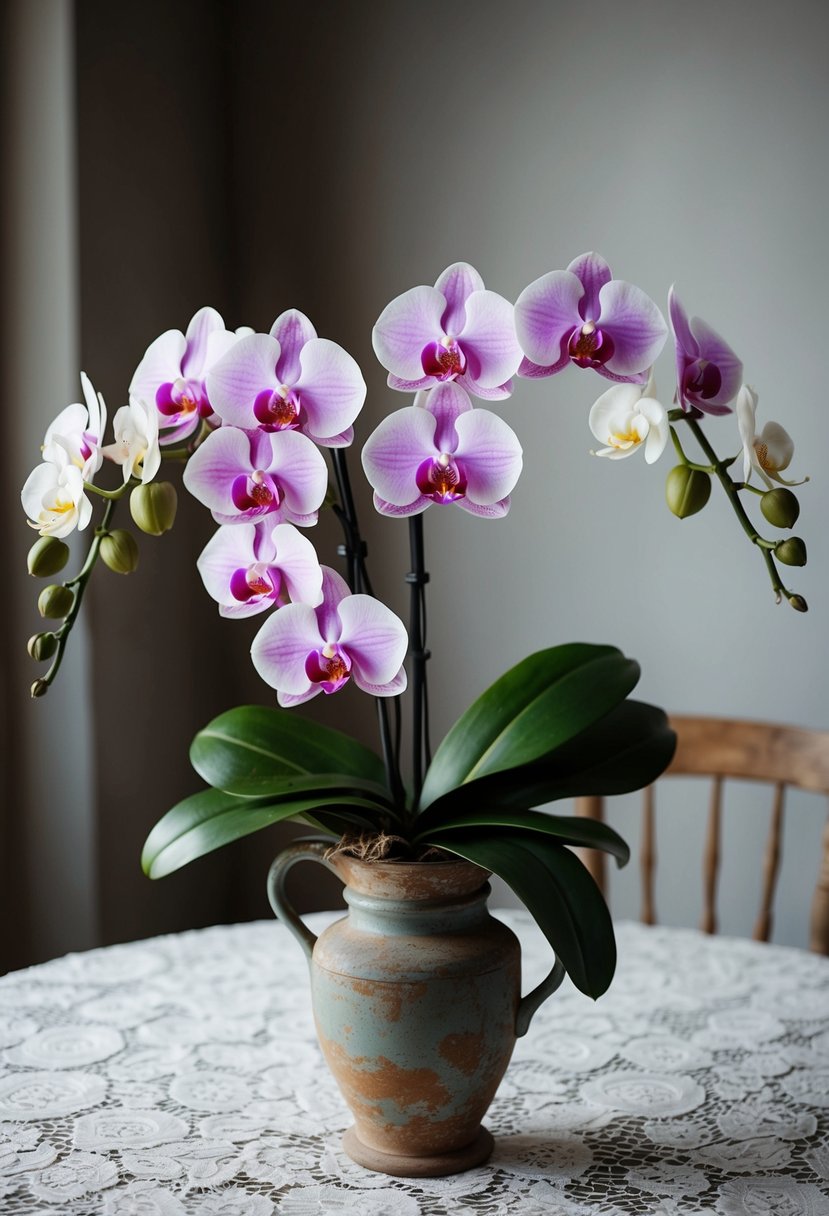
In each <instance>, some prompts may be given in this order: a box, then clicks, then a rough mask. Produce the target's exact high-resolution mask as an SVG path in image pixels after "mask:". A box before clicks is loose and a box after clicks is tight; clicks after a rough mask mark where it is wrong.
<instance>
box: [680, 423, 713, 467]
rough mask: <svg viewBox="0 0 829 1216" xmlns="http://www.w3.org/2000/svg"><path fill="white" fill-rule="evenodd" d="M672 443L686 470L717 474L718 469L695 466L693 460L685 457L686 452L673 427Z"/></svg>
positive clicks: (702, 465) (700, 465)
mask: <svg viewBox="0 0 829 1216" xmlns="http://www.w3.org/2000/svg"><path fill="white" fill-rule="evenodd" d="M671 441H672V442H673V445H674V451H675V452H676V454H677V456H678V457H679V459H680V462H681V463H682V464H684V465H685V467H686V469H696V470H697V472H698V473H715V472H716V469H715V468H714V466H713V465H710V464H695V463H694V461H693V460H689V459H688V457H687V456H686V455H685V450H684V448H683V446H682V444H681V442H680V439H679V435H677V433H676V431H675V430H674V428H673V427H671Z"/></svg>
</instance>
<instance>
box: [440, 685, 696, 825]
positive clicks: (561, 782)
mask: <svg viewBox="0 0 829 1216" xmlns="http://www.w3.org/2000/svg"><path fill="white" fill-rule="evenodd" d="M675 747H676V735H675V734H674V732H673V731H672V730H671V728H670V726H669V725H668V719H667V717H666V716H665V714H664V713H663V711H662V710H661V709H657V708H656V707H655V706H653V705H646V704H644V703H643V702H641V701H623V702H622V704H621V705H618V706H617V707H616V708H615V709H613V710H611V712H610V713H609V714H607V715H605V717H603V718H602V719H601V720H600V721H599V722H596V723H594V724H593V725H592V726H588V727H587V728H586V729H585V730H583V731H582V732H581V734H579V735H577V736H576V737H575V738H574V739H571V740H570V741H569V742H568V743H565V744H564V745H563V746H561V747H559V748H558V749H557V750H556V751H555V752H554V753H552V754H551V755H549V756H546V757H544V758H542V759H541V760H538V761H536V762H535V763H533V764H527V765H523V766H522V767H520V768H515V769H510V770H508V771H505V772H502V773H495V774H493V775H492V776H489V777H484V778H482V779H481V780H479V781H470V782H469V783H467V784H466V785H464V786H463V787H461V788H460V789H457V790H452V791H450V792H449V793H448V794H444V796H443V797H442V798H440V799H438V800H436V801H435V802H434V803H433V804H432V806H430V807H429V809H428V811H427V812H425V814H424V815H423V816H422V822H423V827H421V820H418V829H419V830H421V831H422V830H425V827H426V825H427V824H428V825H437V824H438V823H441V822H443V821H444V820H445V819H446V818H447V817H450V816H451V817H452V818H454V817H455V816H456V815H458V814H459V813H460V812H461V811H463V812H464V813H465V812H466V811H467V810H468V809H469V808H473V809H474V808H477V807H486V808H487V809H494V808H495V807H499V808H501V809H502V810H503V809H507V808H515V809H523V808H525V807H528V806H543V805H544V804H545V803H548V802H555V801H556V800H558V799H562V798H576V797H581V796H583V795H586V794H596V795H613V794H627V793H630V792H631V791H632V790H638V789H642V788H643V787H644V786H646V785H650V784H651V782H653V781H655V780H656V778H657V777H658V776H659V775H660V773H662V772H663V771H664V770H665V768H666V767H667V766H668V764H670V762H671V758H672V757H673V754H674V749H675Z"/></svg>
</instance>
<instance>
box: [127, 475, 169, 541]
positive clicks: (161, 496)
mask: <svg viewBox="0 0 829 1216" xmlns="http://www.w3.org/2000/svg"><path fill="white" fill-rule="evenodd" d="M177 506H178V497H177V495H176V488H175V486H174V485H171V484H170V482H169V481H151V482H150V483H149V485H146V486H136V487H135V489H134V490H133V492H132V494H130V514H131V515H132V517H133V519H134V520H135V522H136V524H137V525H138V527H139V528H140V529H141V531H142V532H146V533H148V534H149V535H150V536H161V534H162V532H169V530H170V528H172V526H173V521H174V520H175V518H176V507H177Z"/></svg>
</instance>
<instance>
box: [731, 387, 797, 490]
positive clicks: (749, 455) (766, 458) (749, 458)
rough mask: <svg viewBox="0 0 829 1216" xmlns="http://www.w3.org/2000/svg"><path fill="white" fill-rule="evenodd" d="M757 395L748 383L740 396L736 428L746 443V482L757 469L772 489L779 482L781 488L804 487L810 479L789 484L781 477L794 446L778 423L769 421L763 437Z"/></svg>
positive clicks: (744, 450) (744, 474)
mask: <svg viewBox="0 0 829 1216" xmlns="http://www.w3.org/2000/svg"><path fill="white" fill-rule="evenodd" d="M757 400H758V398H757V394H756V392H755V391H754V389H753V388H752V387H751V385H749V384H744V385H743V386H742V388H741V389H740V391H739V393H738V394H737V426H738V427H739V430H740V438H741V439H742V441H743V480H744V481H746V482H747V481H748V480H749V478H750V477H751V471H752V469H755V470H756V471H757V472H758V473H759V475H760V477H761V479H762V480H763V481H764V482H765V483H766V485H767V486H768V487H769V489H772V488H773V486H774V483H775V482H777V483H778V485H781V486H801V485H803V482H804V481H808V480H809V478H808V477H803V478H801V480H800V481H789V480H787V479H786V478H785V477H781V476H780V472H781V470H782V469H787V468H788V467H789V465H790V464H791V460H792V456H794V443H793V441H792V439H791V436H790V435H789V433H788V431H786V430H785V429H784V428H783V427H782V426H781V425H780V423H779V422H767V423H766V425H765V426H764V427H763V429H762V431H761V432H760V434H759V435H758V434H757V430H756V416H757Z"/></svg>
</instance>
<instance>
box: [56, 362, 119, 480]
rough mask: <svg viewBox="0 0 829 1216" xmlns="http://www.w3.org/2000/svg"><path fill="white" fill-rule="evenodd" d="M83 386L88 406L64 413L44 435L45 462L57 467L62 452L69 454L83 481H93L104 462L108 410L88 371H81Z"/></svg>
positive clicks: (60, 414)
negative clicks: (103, 453) (103, 445)
mask: <svg viewBox="0 0 829 1216" xmlns="http://www.w3.org/2000/svg"><path fill="white" fill-rule="evenodd" d="M81 387H82V388H83V395H84V400H85V402H86V405H81V403H80V402H75V403H74V404H73V405H67V407H66V409H65V410H61V412H60V413H59V414H58V416H57V418H56V419H55V420H54V422H52V423H51V424H50V426H49V428H48V429H47V431H46V435H45V436H44V439H43V459H44V460H45V461H48V462H49V463H50V464H57V463H58V460H59V456H58V453H59V452H66V453H68V454H69V458H70V460H71V461H72V464H74V465H75V466H76V468H79V469H80V470H81V475H82V477H83V480H84V481H92V479H93V477H94V476H95V474H96V473H97V472H98V469H100V467H101V464H102V463H103V455H102V452H101V442H102V440H103V437H104V431H105V430H106V422H107V407H106V403H105V402H104V399H103V397H102V396H101V394H100V393H97V394H96V392H95V389H94V388H93V387H92V382H91V380H90V379H89V377H88V376H87V375H86V373H85V372H81Z"/></svg>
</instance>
